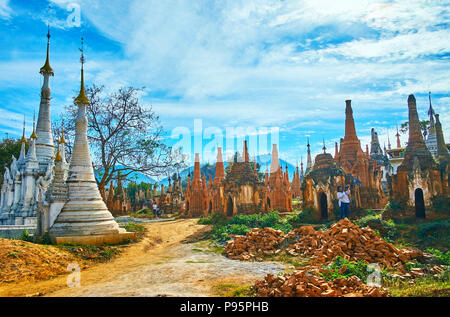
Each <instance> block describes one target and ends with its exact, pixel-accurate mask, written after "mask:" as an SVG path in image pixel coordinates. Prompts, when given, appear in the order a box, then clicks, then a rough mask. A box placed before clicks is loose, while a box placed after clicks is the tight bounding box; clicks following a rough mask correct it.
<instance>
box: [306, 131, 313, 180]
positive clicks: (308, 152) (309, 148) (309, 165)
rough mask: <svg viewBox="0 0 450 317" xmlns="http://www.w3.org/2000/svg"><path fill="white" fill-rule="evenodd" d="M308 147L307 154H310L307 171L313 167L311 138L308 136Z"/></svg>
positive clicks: (307, 159) (307, 160)
mask: <svg viewBox="0 0 450 317" xmlns="http://www.w3.org/2000/svg"><path fill="white" fill-rule="evenodd" d="M306 147H307V154H308V156H307V158H306V172H308V171H309V170H311V168H312V159H311V145H310V144H309V138H308V144H307V145H306Z"/></svg>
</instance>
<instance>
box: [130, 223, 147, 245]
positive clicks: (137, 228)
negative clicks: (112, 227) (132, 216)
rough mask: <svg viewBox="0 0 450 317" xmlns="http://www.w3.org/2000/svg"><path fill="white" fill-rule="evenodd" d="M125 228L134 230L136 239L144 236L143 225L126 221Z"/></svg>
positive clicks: (144, 229) (145, 229)
mask: <svg viewBox="0 0 450 317" xmlns="http://www.w3.org/2000/svg"><path fill="white" fill-rule="evenodd" d="M125 230H127V231H128V232H136V241H140V240H141V239H142V238H143V237H144V235H145V232H147V228H146V227H145V226H144V225H142V224H138V223H133V222H130V223H127V225H126V226H125Z"/></svg>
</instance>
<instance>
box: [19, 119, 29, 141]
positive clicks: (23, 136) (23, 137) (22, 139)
mask: <svg viewBox="0 0 450 317" xmlns="http://www.w3.org/2000/svg"><path fill="white" fill-rule="evenodd" d="M26 142H27V139H26V138H25V115H23V133H22V138H21V139H20V143H26Z"/></svg>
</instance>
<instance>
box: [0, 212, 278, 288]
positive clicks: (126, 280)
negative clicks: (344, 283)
mask: <svg viewBox="0 0 450 317" xmlns="http://www.w3.org/2000/svg"><path fill="white" fill-rule="evenodd" d="M146 227H147V229H148V232H147V234H146V237H145V238H144V239H143V240H142V241H140V242H139V243H137V244H135V245H132V246H131V247H129V248H127V249H126V250H125V251H124V253H123V254H122V255H120V256H119V257H118V258H116V259H114V260H112V261H111V262H108V263H104V264H98V265H95V266H93V267H90V268H88V269H86V270H84V271H81V286H79V287H68V286H67V275H66V276H60V277H57V278H55V279H52V280H48V281H41V282H35V283H29V282H28V283H26V282H22V283H18V284H15V285H9V286H8V287H5V288H2V289H0V296H36V295H37V296H214V295H217V294H216V291H215V290H216V287H215V286H217V285H219V284H238V285H249V284H252V283H253V282H254V281H255V280H257V279H261V278H262V277H264V276H265V275H266V274H268V273H277V272H280V271H282V270H283V269H284V267H283V266H282V265H280V264H276V263H270V262H264V263H249V262H240V261H234V260H229V259H227V258H225V257H224V256H222V255H220V254H216V253H214V252H211V251H210V249H209V248H208V246H207V244H206V243H205V242H204V241H203V242H201V241H200V242H199V241H196V240H198V239H197V238H196V236H198V235H201V233H202V231H203V232H204V231H205V229H206V228H205V226H201V225H198V224H197V220H195V219H194V220H192V219H187V220H177V221H173V222H164V223H152V224H146Z"/></svg>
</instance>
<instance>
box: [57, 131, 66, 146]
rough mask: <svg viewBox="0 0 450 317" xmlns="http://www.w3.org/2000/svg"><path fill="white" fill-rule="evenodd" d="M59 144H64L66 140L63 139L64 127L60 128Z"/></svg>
mask: <svg viewBox="0 0 450 317" xmlns="http://www.w3.org/2000/svg"><path fill="white" fill-rule="evenodd" d="M59 143H60V144H66V139H64V127H61V139H60V140H59Z"/></svg>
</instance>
